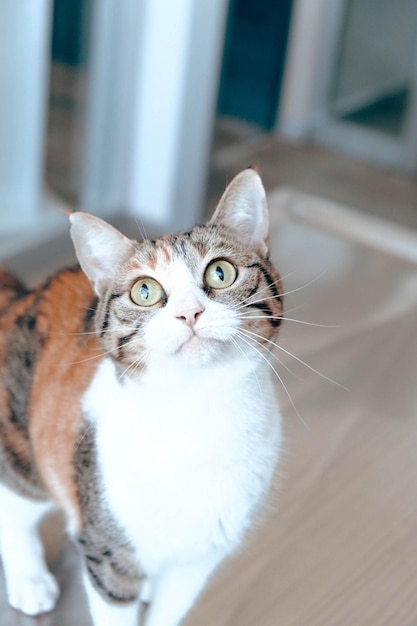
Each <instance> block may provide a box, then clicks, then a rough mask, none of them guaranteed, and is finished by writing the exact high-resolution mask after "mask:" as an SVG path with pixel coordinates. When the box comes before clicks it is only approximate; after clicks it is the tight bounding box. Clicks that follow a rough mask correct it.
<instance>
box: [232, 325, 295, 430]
mask: <svg viewBox="0 0 417 626" xmlns="http://www.w3.org/2000/svg"><path fill="white" fill-rule="evenodd" d="M240 340H241V341H243V342H244V343H246V344H247V345H248V346H249V347H250V348H252V350H255V352H257V353H258V354H259V356H260V357H262V358H263V359H264V361H266V363H268V365H269V367H270V368H271V370H272V371H273V372H274V374H275V376H276V377H277V379H278V380H279V382H280V383H281V385H282V388H283V389H284V391H285V393H286V395H287V397H288V400H289V401H290V403H291V406H292V408H293V409H294V411H295V413H296V415H297V417H298V418H299V419H300V421H301V423H302V424H303V425H304V426H306V427H307V424H306V422H305V421H304V420H303V418H302V417H301V415H300V413H299V411H298V409H297V407H296V406H295V404H294V401H293V399H292V397H291V394H290V392H289V391H288V389H287V386H286V385H285V383H284V381H283V379H282V377H281V376H280V375H279V374H278V372H277V370H276V369H275V367H274V366H273V365H272V363H271V362H270V361H269V360H268V359H267V358H266V356H265V355H264V354H262V352H261V351H260V350H259V349H258V348H256V346H254V345H253V344H251V343H250V342H249V341H248V340H247V338H245V337H244V336H243V333H240Z"/></svg>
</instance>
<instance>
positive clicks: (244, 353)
mask: <svg viewBox="0 0 417 626" xmlns="http://www.w3.org/2000/svg"><path fill="white" fill-rule="evenodd" d="M231 340H232V343H233V344H234V345H235V346H236V348H237V349H238V350H239V351H240V352H241V354H243V356H244V357H245V359H246V360H247V361H248V363H249V364H250V366H251V370H252V373H253V375H254V376H255V378H256V382H257V383H258V388H259V391H260V394H261V396H263V390H262V386H261V383H260V381H259V378H258V375H257V373H256V371H255V368H254V367H253V365H252V364H251V362H250V359H249V357H248V355H247V354H246V352H245V351H244V350H242V348H241V346H240V345H239V343H238V341H237V340H236V339H235V338H234V337H231Z"/></svg>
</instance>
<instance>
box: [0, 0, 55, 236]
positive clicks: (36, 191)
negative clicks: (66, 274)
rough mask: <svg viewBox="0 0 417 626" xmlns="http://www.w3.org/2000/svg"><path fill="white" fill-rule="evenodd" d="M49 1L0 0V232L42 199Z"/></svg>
mask: <svg viewBox="0 0 417 626" xmlns="http://www.w3.org/2000/svg"><path fill="white" fill-rule="evenodd" d="M50 17H51V2H50V0H30V1H29V2H27V1H22V0H19V1H17V2H16V0H2V1H1V2H0V59H1V62H0V232H1V233H5V232H7V230H9V229H11V228H12V227H13V226H15V225H16V224H20V225H22V224H24V223H25V222H26V223H27V222H28V221H29V222H30V221H31V220H33V219H36V214H37V213H38V212H39V210H40V207H41V201H42V188H43V160H44V159H43V157H44V137H45V123H46V118H47V111H46V104H47V87H48V77H49V49H50Z"/></svg>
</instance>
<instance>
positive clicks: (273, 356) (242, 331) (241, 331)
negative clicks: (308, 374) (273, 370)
mask: <svg viewBox="0 0 417 626" xmlns="http://www.w3.org/2000/svg"><path fill="white" fill-rule="evenodd" d="M238 333H240V334H242V335H245V337H246V338H247V339H250V341H253V342H254V343H256V344H257V345H258V346H259V347H260V348H263V349H264V350H265V351H267V352H268V354H270V355H271V356H272V358H274V359H275V360H276V361H278V363H279V364H280V365H281V366H282V367H283V368H284V369H285V370H287V372H288V373H289V374H291V375H292V376H294V377H295V378H296V379H297V380H302V379H301V378H300V377H299V376H297V374H296V373H295V372H293V371H292V369H291V368H289V367H288V365H286V364H285V363H283V362H282V361H281V359H280V358H278V357H277V355H276V354H274V353H273V352H271V350H269V349H268V348H266V347H265V346H263V345H262V344H261V342H260V341H258V340H257V339H255V338H254V337H251V336H250V335H248V334H247V331H246V329H243V328H240V329H239V330H238Z"/></svg>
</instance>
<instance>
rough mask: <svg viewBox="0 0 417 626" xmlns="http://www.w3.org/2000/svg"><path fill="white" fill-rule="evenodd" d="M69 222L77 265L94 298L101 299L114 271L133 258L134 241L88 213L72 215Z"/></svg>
mask: <svg viewBox="0 0 417 626" xmlns="http://www.w3.org/2000/svg"><path fill="white" fill-rule="evenodd" d="M69 218H70V222H71V237H72V241H73V243H74V247H75V252H76V254H77V258H78V261H79V262H80V265H81V268H82V270H83V272H84V273H85V274H86V276H87V278H88V279H89V280H90V282H91V284H92V286H93V287H94V290H95V292H96V294H97V295H98V296H101V295H103V293H104V291H105V289H106V288H107V287H108V285H109V283H110V282H111V280H112V277H113V276H114V270H115V268H116V267H118V266H119V265H121V264H122V263H124V262H125V261H127V259H128V258H129V256H131V255H132V252H133V245H134V244H133V241H131V240H130V239H128V238H127V237H125V236H124V235H122V233H120V232H119V231H118V230H116V229H115V228H113V226H110V224H107V223H106V222H104V221H103V220H101V219H99V218H98V217H95V216H94V215H90V214H89V213H82V212H81V211H75V212H74V213H71V214H70V216H69Z"/></svg>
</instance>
